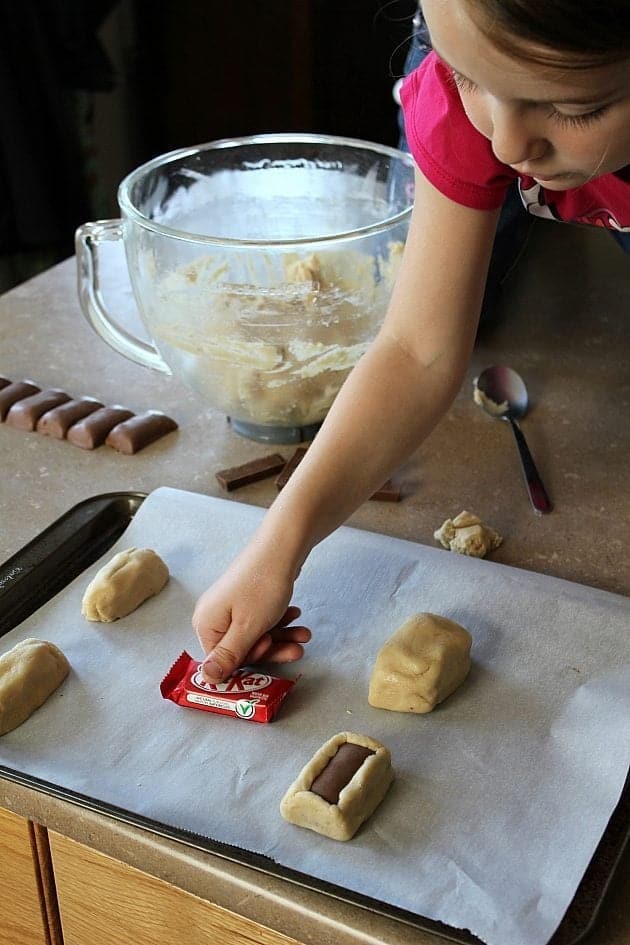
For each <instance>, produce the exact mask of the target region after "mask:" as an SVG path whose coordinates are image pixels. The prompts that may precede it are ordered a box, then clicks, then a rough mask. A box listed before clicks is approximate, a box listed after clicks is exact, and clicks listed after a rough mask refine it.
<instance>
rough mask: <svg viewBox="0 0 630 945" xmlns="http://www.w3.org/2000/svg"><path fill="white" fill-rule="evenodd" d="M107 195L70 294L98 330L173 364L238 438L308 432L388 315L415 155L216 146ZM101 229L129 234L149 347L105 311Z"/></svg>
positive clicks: (84, 231)
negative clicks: (113, 216)
mask: <svg viewBox="0 0 630 945" xmlns="http://www.w3.org/2000/svg"><path fill="white" fill-rule="evenodd" d="M118 202H119V205H120V209H121V214H122V219H119V220H105V221H99V222H97V223H86V224H85V225H84V226H82V227H80V228H79V230H78V231H77V238H76V246H77V263H78V272H79V296H80V300H81V305H82V309H83V311H84V313H85V315H86V317H87V318H88V320H89V321H90V323H91V324H92V326H93V327H94V328H95V330H96V331H97V332H98V333H99V335H101V337H102V338H104V340H105V341H107V342H108V343H109V344H110V345H111V346H112V347H114V348H115V349H116V350H117V351H119V352H120V353H121V354H123V355H125V356H126V357H128V358H131V359H132V360H134V361H137V362H139V363H140V364H143V365H145V366H146V367H149V368H153V369H157V370H160V371H164V372H167V373H172V374H174V375H176V376H177V377H178V378H180V379H181V380H183V381H184V382H185V383H186V384H187V385H189V387H191V388H192V389H193V390H194V391H196V393H197V394H198V395H199V396H200V397H201V398H202V399H203V401H205V402H206V403H207V404H209V405H210V406H212V407H215V408H217V409H218V410H221V411H223V412H224V413H225V414H227V416H228V417H229V418H230V421H231V423H232V426H233V428H234V429H235V430H236V431H237V432H239V433H242V434H244V435H245V436H249V437H252V438H253V439H257V440H262V441H266V442H275V443H283V442H299V441H300V440H302V439H310V438H311V437H312V435H313V434H314V432H315V430H316V429H317V427H318V425H319V424H320V423H321V421H322V420H323V419H324V417H325V415H326V412H327V411H328V409H329V407H330V405H331V404H332V402H333V399H334V397H335V395H336V394H337V392H338V390H339V388H340V386H341V384H342V383H343V381H344V379H345V378H346V376H347V374H348V372H349V371H350V370H351V368H352V367H353V366H354V365H355V364H356V362H357V361H358V359H359V358H360V357H361V355H362V354H363V352H364V351H365V350H366V348H367V346H368V345H369V343H370V341H371V340H372V339H373V338H374V336H375V334H376V332H377V331H378V328H379V326H380V324H381V322H382V319H383V316H384V314H385V311H386V308H387V304H388V301H389V297H390V294H391V290H392V285H393V282H394V279H395V276H396V272H397V269H398V264H399V261H400V257H401V252H402V247H403V244H404V241H405V238H406V235H407V228H408V224H409V217H410V214H411V208H412V202H413V162H412V159H411V158H410V156H409V155H407V154H405V153H403V152H401V151H397V150H395V149H393V148H389V147H386V146H383V145H380V144H374V143H371V142H368V141H358V140H354V139H349V138H338V137H329V136H321V135H307V134H301V135H295V134H274V135H255V136H252V137H248V138H241V139H231V140H222V141H214V142H211V143H209V144H204V145H201V146H200V147H195V148H187V149H183V150H179V151H174V152H171V153H170V154H165V155H162V156H160V157H157V158H155V159H154V160H152V161H149V162H148V163H147V164H144V165H142V166H141V167H139V168H137V169H136V170H134V171H132V173H131V174H129V175H128V177H126V178H125V180H123V182H122V184H121V185H120V188H119V192H118ZM104 240H122V241H123V243H124V247H125V253H126V258H127V266H128V269H129V276H130V280H131V285H132V287H133V291H134V296H135V299H136V302H137V305H138V308H139V311H140V315H141V318H142V321H143V323H144V326H145V328H146V330H147V333H148V335H149V337H150V339H151V341H150V342H149V343H147V342H144V341H141V340H140V339H138V338H135V337H133V336H131V335H130V334H129V333H128V332H127V331H125V330H124V329H123V328H122V327H121V326H119V325H117V323H116V322H115V320H114V319H113V318H112V317H111V316H110V314H109V313H108V312H107V311H106V308H105V305H104V303H103V298H102V294H101V286H100V285H99V278H98V271H99V267H98V246H99V243H101V242H102V241H104Z"/></svg>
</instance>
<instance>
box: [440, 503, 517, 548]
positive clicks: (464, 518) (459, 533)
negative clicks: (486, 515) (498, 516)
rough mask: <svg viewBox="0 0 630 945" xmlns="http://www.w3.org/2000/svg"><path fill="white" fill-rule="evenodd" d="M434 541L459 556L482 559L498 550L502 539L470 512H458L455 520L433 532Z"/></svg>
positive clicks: (449, 519)
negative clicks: (490, 552)
mask: <svg viewBox="0 0 630 945" xmlns="http://www.w3.org/2000/svg"><path fill="white" fill-rule="evenodd" d="M433 537H434V538H435V540H436V541H439V542H441V543H442V544H443V545H444V547H445V548H448V549H449V551H455V552H456V553H457V554H460V555H471V556H472V557H473V558H483V557H484V556H485V555H486V554H487V553H488V552H489V551H494V549H495V548H498V547H499V545H500V544H501V542H502V541H503V537H502V536H501V535H499V533H498V532H495V530H494V528H490V527H489V526H488V525H484V524H483V522H482V521H481V519H480V518H479V517H478V516H477V515H474V514H473V513H472V512H466V511H465V510H464V511H463V512H460V513H459V515H456V516H455V518H453V519H451V518H447V519H446V521H445V522H444V523H443V524H442V525H441V526H440V528H438V530H437V531H436V532H433Z"/></svg>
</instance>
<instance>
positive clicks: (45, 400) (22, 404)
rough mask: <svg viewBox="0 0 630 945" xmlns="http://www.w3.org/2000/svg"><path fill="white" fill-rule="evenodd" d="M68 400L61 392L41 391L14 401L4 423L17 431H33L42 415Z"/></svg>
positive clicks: (66, 395)
mask: <svg viewBox="0 0 630 945" xmlns="http://www.w3.org/2000/svg"><path fill="white" fill-rule="evenodd" d="M68 400H70V397H69V396H68V394H66V393H64V391H62V390H41V391H39V392H38V393H36V394H31V395H30V397H22V398H21V399H20V400H18V401H16V402H15V403H14V404H13V405H12V406H11V407H10V408H9V412H8V413H7V415H6V418H5V422H6V423H7V424H8V425H9V426H12V427H16V428H17V429H18V430H28V431H33V430H34V429H35V427H36V426H37V421H38V420H39V418H40V417H41V416H42V414H44V413H46V411H47V410H52V408H53V407H57V406H58V405H59V404H64V403H66V401H68Z"/></svg>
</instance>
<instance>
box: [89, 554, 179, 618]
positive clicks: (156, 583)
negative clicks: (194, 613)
mask: <svg viewBox="0 0 630 945" xmlns="http://www.w3.org/2000/svg"><path fill="white" fill-rule="evenodd" d="M167 581H168V568H167V567H166V565H165V564H164V562H163V561H162V559H161V558H160V556H159V555H158V554H156V553H155V551H152V550H151V549H150V548H128V549H127V551H121V552H119V554H117V555H114V557H113V558H112V560H111V561H110V562H109V563H108V564H106V565H104V567H102V568H101V570H100V571H99V572H98V573H97V574H96V576H95V577H94V578H93V579H92V580H91V581H90V583H89V584H88V586H87V587H86V589H85V594H84V595H83V601H82V604H81V613H82V614H83V616H84V617H87V619H88V620H100V621H101V622H102V623H111V622H112V621H113V620H118V619H119V618H120V617H126V616H127V614H130V613H132V611H134V610H136V608H137V607H139V606H140V604H142V603H143V602H144V601H145V600H147V598H148V597H153V595H154V594H157V593H158V592H159V591H161V590H162V588H163V587H164V585H165V584H166V582H167Z"/></svg>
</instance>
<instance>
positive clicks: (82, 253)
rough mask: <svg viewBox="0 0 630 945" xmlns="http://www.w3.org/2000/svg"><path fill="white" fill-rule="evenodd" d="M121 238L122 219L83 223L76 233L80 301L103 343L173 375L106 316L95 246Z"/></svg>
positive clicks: (142, 343)
mask: <svg viewBox="0 0 630 945" xmlns="http://www.w3.org/2000/svg"><path fill="white" fill-rule="evenodd" d="M122 238H123V221H122V220H98V221H97V222H96V223H84V224H83V226H80V227H79V229H78V230H77V231H76V234H75V241H74V242H75V249H76V256H77V278H78V290H79V302H80V304H81V309H82V311H83V314H84V315H85V317H86V319H87V320H88V322H89V323H90V325H91V326H92V328H93V329H94V331H95V332H96V333H97V335H100V337H101V338H102V339H103V341H106V342H107V344H108V345H109V346H110V347H111V348H113V349H114V351H118V353H119V354H122V355H124V357H126V358H129V359H130V360H131V361H136V362H137V363H138V364H141V365H142V366H143V367H148V368H152V369H153V370H154V371H161V372H162V373H163V374H172V371H171V369H170V368H169V366H168V364H167V363H166V361H164V359H163V358H162V356H161V355H160V353H159V351H158V350H157V348H156V347H155V345H152V344H148V343H147V342H146V341H142V340H141V339H140V338H136V336H135V335H132V334H130V333H129V332H128V331H126V330H125V329H124V328H123V327H122V326H121V325H118V324H117V323H116V322H115V321H114V320H113V319H112V317H111V315H109V313H108V312H107V309H106V308H105V305H104V302H103V296H102V294H101V285H100V279H99V258H98V245H99V243H103V242H105V241H106V240H110V241H118V240H122Z"/></svg>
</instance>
